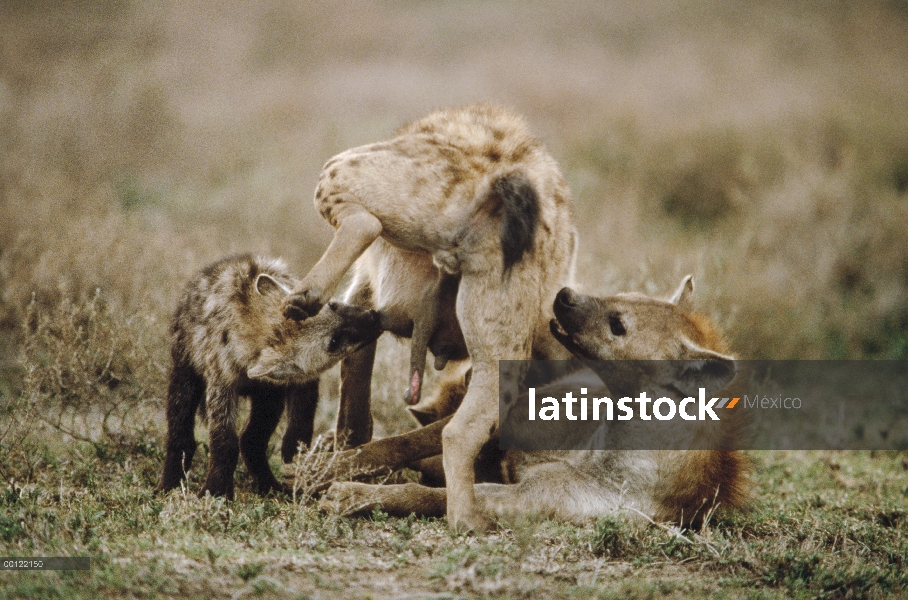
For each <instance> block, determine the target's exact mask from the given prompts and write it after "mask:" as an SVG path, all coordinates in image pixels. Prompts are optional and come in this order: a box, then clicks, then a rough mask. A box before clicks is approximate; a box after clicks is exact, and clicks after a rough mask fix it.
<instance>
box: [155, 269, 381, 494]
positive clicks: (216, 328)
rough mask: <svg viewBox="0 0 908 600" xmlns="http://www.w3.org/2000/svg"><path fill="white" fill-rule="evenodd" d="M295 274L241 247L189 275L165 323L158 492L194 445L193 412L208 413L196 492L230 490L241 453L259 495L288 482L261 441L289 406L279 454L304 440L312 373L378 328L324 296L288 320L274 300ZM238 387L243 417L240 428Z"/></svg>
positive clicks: (179, 472) (308, 432)
mask: <svg viewBox="0 0 908 600" xmlns="http://www.w3.org/2000/svg"><path fill="white" fill-rule="evenodd" d="M296 284H297V281H296V280H295V279H294V278H293V277H292V276H291V275H289V274H288V273H287V270H286V268H285V267H284V265H283V263H282V262H281V261H279V260H274V259H268V258H260V257H253V256H251V255H241V256H235V257H229V258H225V259H222V260H220V261H218V262H216V263H214V264H212V265H210V266H208V267H207V268H205V269H204V270H202V271H201V272H200V273H199V274H198V275H197V276H196V277H195V278H193V279H192V280H191V281H190V282H189V284H188V285H187V286H186V289H185V291H184V293H183V296H182V298H181V300H180V303H179V306H178V308H177V310H176V313H175V315H174V319H173V323H172V325H171V328H170V350H171V358H172V367H171V372H170V384H169V386H168V390H167V451H166V456H165V458H164V472H163V474H162V476H161V481H160V483H159V484H158V490H159V491H167V490H171V489H173V488H176V487H179V485H180V479H181V478H182V477H183V476H184V473H185V472H186V471H188V470H189V468H190V467H191V465H192V458H193V455H194V454H195V450H196V441H195V435H194V428H195V415H196V412H197V411H200V413H201V415H202V416H203V417H204V416H205V414H206V413H207V417H208V432H209V438H210V440H209V444H210V461H209V466H208V475H207V477H206V479H205V483H204V485H203V486H202V489H201V492H200V494H204V493H205V492H210V493H211V494H212V495H221V496H227V497H228V498H232V497H233V473H234V471H235V470H236V465H237V461H238V458H239V455H240V454H242V456H243V461H244V462H245V463H246V467H247V469H248V470H249V474H250V475H251V476H252V479H253V482H254V487H255V489H256V491H257V492H259V493H260V494H266V493H268V492H270V491H287V488H286V486H284V485H283V484H281V483H279V482H278V481H277V479H275V477H274V474H273V473H272V472H271V468H270V467H269V465H268V456H267V450H268V441H269V440H270V438H271V435H272V434H273V433H274V430H275V428H276V427H277V423H278V421H279V420H280V417H281V413H282V412H283V410H284V406H285V405H286V407H287V415H288V426H287V432H286V434H285V435H284V440H283V443H282V445H281V457H282V458H283V460H284V462H289V461H290V460H291V459H292V457H293V456H294V454H295V453H296V451H297V446H298V444H300V443H303V444H307V445H308V444H310V443H311V441H312V427H313V421H314V416H315V408H316V403H317V401H318V376H319V374H320V373H322V372H323V371H324V370H325V369H327V368H329V367H330V366H332V365H333V364H334V363H336V362H337V361H338V360H340V359H341V358H343V357H344V356H346V355H348V354H350V353H352V352H354V351H356V350H357V349H358V348H359V347H360V346H361V345H363V344H366V343H370V342H372V341H374V340H375V339H376V338H377V337H378V335H379V333H380V330H379V328H378V317H377V315H376V314H375V313H374V312H372V311H366V310H362V309H359V308H356V307H351V306H347V305H344V304H339V303H330V304H329V305H328V306H327V307H326V308H325V309H324V310H323V311H321V312H320V313H319V314H318V315H316V316H315V317H313V318H312V319H309V320H307V321H306V322H304V323H298V322H296V321H292V320H288V319H285V318H284V317H283V316H282V314H281V305H282V303H283V301H284V299H285V298H286V295H287V292H288V291H289V290H290V289H291V288H292V287H293V286H295V285H296ZM240 396H247V397H248V398H249V399H250V413H249V422H248V423H247V424H246V427H245V429H244V430H243V432H242V434H241V435H240V436H239V437H237V433H236V415H237V407H238V404H239V398H240Z"/></svg>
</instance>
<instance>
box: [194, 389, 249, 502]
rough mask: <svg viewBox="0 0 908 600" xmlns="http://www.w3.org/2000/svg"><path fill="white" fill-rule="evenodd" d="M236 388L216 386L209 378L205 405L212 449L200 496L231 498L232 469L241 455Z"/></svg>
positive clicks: (233, 469)
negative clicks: (237, 425) (237, 430)
mask: <svg viewBox="0 0 908 600" xmlns="http://www.w3.org/2000/svg"><path fill="white" fill-rule="evenodd" d="M237 401H238V398H237V392H236V389H235V388H234V387H232V386H229V387H217V386H214V385H212V384H211V382H209V385H208V391H207V394H206V398H205V405H206V407H207V409H208V437H209V442H208V443H209V446H210V449H211V452H210V455H209V460H208V475H207V477H206V478H205V484H204V485H203V486H202V489H201V490H200V491H199V496H204V495H205V492H209V493H210V494H211V495H212V496H226V497H227V498H228V499H229V500H233V472H234V471H236V463H237V461H238V460H239V456H240V445H239V439H238V438H237V436H236V408H237Z"/></svg>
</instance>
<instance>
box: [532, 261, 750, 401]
mask: <svg viewBox="0 0 908 600" xmlns="http://www.w3.org/2000/svg"><path fill="white" fill-rule="evenodd" d="M693 291H694V284H693V279H692V278H691V276H690V275H688V276H687V277H685V278H684V280H682V282H681V285H680V286H679V287H678V290H677V291H676V292H675V293H674V295H673V296H672V297H671V299H669V300H660V299H657V298H651V297H649V296H644V295H642V294H636V293H625V294H617V295H615V296H608V297H605V298H596V297H592V296H584V295H582V294H578V293H577V292H575V291H573V290H572V289H570V288H564V289H562V290H561V291H560V292H558V295H557V297H556V298H555V304H554V312H555V319H552V321H551V322H550V329H551V332H552V335H553V336H555V339H557V340H558V341H559V342H561V344H562V345H564V346H565V347H566V348H567V349H568V350H570V351H571V353H572V354H573V355H574V356H576V357H577V358H579V359H581V360H590V361H685V362H684V363H679V362H674V363H649V366H648V367H643V366H642V365H637V366H636V367H635V371H634V372H635V373H636V374H637V378H638V379H639V376H640V374H641V371H640V370H639V369H641V368H642V369H644V370H645V371H646V374H647V375H649V376H650V377H652V378H655V379H656V381H653V383H655V384H656V385H659V386H674V387H676V388H678V389H680V390H681V391H684V392H685V393H688V394H689V393H691V392H692V391H693V392H696V390H697V388H698V387H700V386H703V387H707V388H708V389H710V390H715V389H719V388H721V387H723V386H724V385H726V384H728V383H729V382H730V381H731V380H732V379H733V378H734V376H735V373H736V372H737V368H736V365H735V362H734V359H733V358H732V357H731V356H729V355H728V354H727V352H728V348H727V345H726V343H725V342H724V340H723V339H722V338H721V336H720V335H719V334H718V333H717V332H716V331H715V329H713V327H712V325H711V324H710V322H709V321H708V320H707V319H706V318H705V317H703V316H702V315H699V314H697V313H693V312H691V308H692V306H691V304H692V299H693ZM590 365H591V367H592V368H593V369H594V370H595V371H596V372H597V373H599V374H600V376H602V373H600V371H601V370H603V369H608V370H609V375H610V377H609V379H611V380H612V381H614V379H615V377H620V375H619V373H618V372H616V370H618V371H620V370H621V369H622V368H623V367H622V364H621V363H615V362H612V363H609V364H607V365H604V366H601V367H600V368H597V367H596V366H594V363H590ZM624 375H627V373H626V372H625V373H624ZM606 383H609V382H606ZM636 383H637V384H639V381H637V382H636ZM609 385H610V387H612V386H613V385H615V384H613V383H609ZM618 387H620V384H618Z"/></svg>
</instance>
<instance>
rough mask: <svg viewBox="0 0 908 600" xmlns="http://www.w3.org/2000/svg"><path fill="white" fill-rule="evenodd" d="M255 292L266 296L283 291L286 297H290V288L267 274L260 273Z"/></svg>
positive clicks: (256, 280)
mask: <svg viewBox="0 0 908 600" xmlns="http://www.w3.org/2000/svg"><path fill="white" fill-rule="evenodd" d="M255 291H257V292H258V293H259V294H261V295H263V296H264V295H265V294H268V293H271V292H276V291H281V292H283V293H284V294H285V295H288V296H289V295H290V291H291V290H290V288H288V287H287V286H285V285H283V284H281V282H280V281H278V280H277V279H275V278H274V277H272V276H271V275H269V274H267V273H259V275H258V276H257V277H256V278H255Z"/></svg>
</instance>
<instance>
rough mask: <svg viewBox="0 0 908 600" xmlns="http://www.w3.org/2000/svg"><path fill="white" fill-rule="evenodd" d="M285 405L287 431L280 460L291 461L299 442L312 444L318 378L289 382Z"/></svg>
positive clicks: (307, 444)
mask: <svg viewBox="0 0 908 600" xmlns="http://www.w3.org/2000/svg"><path fill="white" fill-rule="evenodd" d="M284 398H285V402H284V404H285V405H286V407H287V431H286V432H285V433H284V440H283V442H282V443H281V460H282V461H283V462H285V463H289V462H292V461H293V457H294V456H296V453H297V449H298V448H299V445H300V444H305V445H306V446H307V447H308V446H311V445H312V432H313V429H314V426H315V409H316V408H317V406H318V379H316V380H315V381H310V382H308V383H303V384H290V385H288V386H287V387H286V392H285V394H284Z"/></svg>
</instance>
